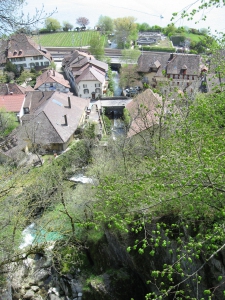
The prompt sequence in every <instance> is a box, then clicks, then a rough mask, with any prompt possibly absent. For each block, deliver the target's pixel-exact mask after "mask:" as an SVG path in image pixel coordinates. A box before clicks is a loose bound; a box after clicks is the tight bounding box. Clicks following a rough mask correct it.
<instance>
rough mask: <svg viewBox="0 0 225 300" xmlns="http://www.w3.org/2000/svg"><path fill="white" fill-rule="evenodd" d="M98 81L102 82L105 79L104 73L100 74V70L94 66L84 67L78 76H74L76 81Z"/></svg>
mask: <svg viewBox="0 0 225 300" xmlns="http://www.w3.org/2000/svg"><path fill="white" fill-rule="evenodd" d="M83 80H85V81H99V82H101V83H104V81H105V74H102V72H101V71H100V70H98V69H96V68H94V67H89V68H86V69H85V70H84V71H83V72H82V74H81V75H80V76H78V77H77V78H76V83H79V82H80V81H83Z"/></svg>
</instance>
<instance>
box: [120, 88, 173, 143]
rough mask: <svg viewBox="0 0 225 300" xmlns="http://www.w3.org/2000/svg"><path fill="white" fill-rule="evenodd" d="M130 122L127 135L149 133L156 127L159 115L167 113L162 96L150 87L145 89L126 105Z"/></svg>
mask: <svg viewBox="0 0 225 300" xmlns="http://www.w3.org/2000/svg"><path fill="white" fill-rule="evenodd" d="M126 109H127V110H128V112H129V115H130V118H131V123H130V127H129V130H128V133H127V137H128V138H130V137H133V136H135V135H140V134H144V135H145V134H146V132H149V133H150V136H151V135H152V133H153V132H154V130H156V129H157V128H158V125H159V116H160V115H161V114H162V112H163V114H166V113H167V110H168V108H167V105H165V103H164V105H163V101H162V97H161V96H159V95H158V94H156V93H154V92H153V91H152V90H151V89H147V90H145V91H144V92H143V93H141V94H139V95H138V96H137V97H135V98H133V99H132V101H131V102H129V103H128V104H127V105H126Z"/></svg>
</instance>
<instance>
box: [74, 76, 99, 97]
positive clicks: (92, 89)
mask: <svg viewBox="0 0 225 300" xmlns="http://www.w3.org/2000/svg"><path fill="white" fill-rule="evenodd" d="M84 84H86V85H87V87H86V88H84V87H83V85H84ZM95 84H100V87H95ZM103 86H104V83H103V84H101V83H100V82H99V81H97V80H96V81H87V80H86V81H85V80H84V81H80V82H79V84H78V97H81V98H92V93H95V97H98V95H99V94H100V96H101V95H102V94H103ZM97 88H99V89H100V93H99V92H97V93H96V89H97ZM84 89H88V90H89V93H88V94H85V93H84Z"/></svg>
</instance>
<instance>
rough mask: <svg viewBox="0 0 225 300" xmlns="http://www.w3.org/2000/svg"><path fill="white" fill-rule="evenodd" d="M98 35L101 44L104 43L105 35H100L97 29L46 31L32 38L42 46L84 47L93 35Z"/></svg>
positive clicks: (88, 43)
mask: <svg viewBox="0 0 225 300" xmlns="http://www.w3.org/2000/svg"><path fill="white" fill-rule="evenodd" d="M99 36H100V38H101V42H102V44H104V45H105V40H106V39H105V36H103V35H100V34H99V32H97V31H82V32H74V31H70V32H56V33H46V34H40V35H39V36H38V35H35V36H33V39H34V40H35V42H36V43H37V44H41V45H42V46H43V47H84V46H89V45H90V40H91V39H92V38H93V37H96V38H97V37H99Z"/></svg>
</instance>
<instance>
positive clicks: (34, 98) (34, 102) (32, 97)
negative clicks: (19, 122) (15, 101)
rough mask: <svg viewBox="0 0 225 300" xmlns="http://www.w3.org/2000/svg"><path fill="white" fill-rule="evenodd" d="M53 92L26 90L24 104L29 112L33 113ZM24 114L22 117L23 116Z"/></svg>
mask: <svg viewBox="0 0 225 300" xmlns="http://www.w3.org/2000/svg"><path fill="white" fill-rule="evenodd" d="M53 94H54V92H41V91H32V92H28V93H27V95H26V98H25V102H24V106H23V107H28V108H29V111H30V114H33V113H34V112H35V111H36V110H37V109H38V108H39V107H41V106H42V105H43V104H44V103H45V102H46V101H47V100H48V99H49V98H50V97H51V96H52V95H53ZM25 116H26V115H24V116H23V117H22V119H23V118H24V117H25Z"/></svg>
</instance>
